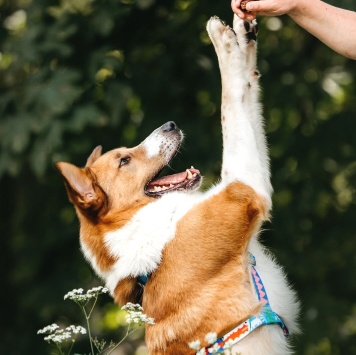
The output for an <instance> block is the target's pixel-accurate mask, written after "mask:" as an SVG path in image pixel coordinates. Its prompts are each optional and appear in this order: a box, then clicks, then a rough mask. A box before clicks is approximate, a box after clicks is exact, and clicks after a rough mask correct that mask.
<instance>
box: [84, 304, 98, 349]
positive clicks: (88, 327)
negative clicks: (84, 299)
mask: <svg viewBox="0 0 356 355" xmlns="http://www.w3.org/2000/svg"><path fill="white" fill-rule="evenodd" d="M81 309H82V312H83V313H84V316H85V320H86V322H87V329H88V336H89V341H90V349H91V354H92V355H95V354H94V347H93V339H92V337H91V331H90V323H89V318H90V314H89V316H88V314H87V312H86V310H85V308H84V307H81Z"/></svg>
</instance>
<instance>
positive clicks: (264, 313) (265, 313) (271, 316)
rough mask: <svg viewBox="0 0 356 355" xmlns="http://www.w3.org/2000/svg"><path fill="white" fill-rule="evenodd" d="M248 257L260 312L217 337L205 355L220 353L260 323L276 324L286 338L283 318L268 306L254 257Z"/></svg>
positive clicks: (286, 333)
mask: <svg viewBox="0 0 356 355" xmlns="http://www.w3.org/2000/svg"><path fill="white" fill-rule="evenodd" d="M250 259H251V260H250V263H251V277H252V281H253V284H254V287H255V290H256V294H257V298H258V300H259V301H260V302H261V303H262V304H263V306H262V309H261V312H260V313H259V314H258V315H257V316H252V317H250V318H248V319H246V320H245V321H244V322H243V323H241V324H239V325H238V326H237V327H235V328H234V329H233V330H231V331H230V332H229V333H227V334H226V335H224V336H222V337H220V338H218V339H217V340H216V342H215V343H214V344H212V345H209V346H208V347H206V348H205V354H206V355H209V354H212V353H213V354H220V353H222V352H223V351H225V350H226V348H231V347H232V346H233V345H234V344H236V343H238V342H239V341H240V340H242V339H243V338H245V337H246V336H247V335H249V334H250V333H252V332H253V331H254V330H255V329H257V328H258V327H260V326H262V325H271V324H278V325H279V326H280V327H281V329H282V331H283V335H284V336H285V337H286V338H287V337H288V335H289V332H288V328H287V327H286V325H285V324H284V322H283V320H282V319H281V317H279V315H278V314H277V313H275V312H273V310H272V308H271V306H270V303H269V300H268V296H267V292H266V290H265V287H264V285H263V282H262V279H261V277H260V275H259V274H258V272H257V270H256V268H255V266H256V259H255V257H254V256H253V255H252V254H250Z"/></svg>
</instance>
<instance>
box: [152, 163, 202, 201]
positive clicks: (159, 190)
mask: <svg viewBox="0 0 356 355" xmlns="http://www.w3.org/2000/svg"><path fill="white" fill-rule="evenodd" d="M200 181H201V175H200V171H199V170H197V169H195V168H194V167H191V168H189V169H187V170H186V171H184V172H181V173H178V174H173V175H167V176H163V177H160V178H157V179H153V180H152V181H150V182H149V183H148V184H147V186H146V188H145V193H146V194H147V195H149V196H161V195H163V194H165V193H167V192H171V191H189V190H194V189H195V188H197V187H199V185H200Z"/></svg>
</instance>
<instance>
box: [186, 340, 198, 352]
mask: <svg viewBox="0 0 356 355" xmlns="http://www.w3.org/2000/svg"><path fill="white" fill-rule="evenodd" d="M188 345H189V347H190V348H191V349H193V350H200V341H199V340H195V341H192V342H190V343H189V344H188Z"/></svg>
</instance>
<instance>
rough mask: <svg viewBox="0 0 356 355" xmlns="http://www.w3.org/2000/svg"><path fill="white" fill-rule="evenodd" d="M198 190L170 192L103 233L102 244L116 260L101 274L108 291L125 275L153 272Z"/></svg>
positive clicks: (194, 200) (195, 199) (195, 200)
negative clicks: (129, 219)
mask: <svg viewBox="0 0 356 355" xmlns="http://www.w3.org/2000/svg"><path fill="white" fill-rule="evenodd" d="M199 196H200V194H199V193H194V194H185V193H179V192H177V193H171V194H168V195H165V196H163V197H162V198H160V199H158V200H157V201H154V202H152V203H149V204H148V205H146V206H145V207H143V208H142V209H141V210H140V211H139V212H137V213H136V214H135V215H134V216H133V218H132V219H131V221H129V222H128V223H127V224H126V225H125V226H124V227H123V228H120V229H118V230H116V231H112V232H109V233H107V234H106V235H105V237H104V240H105V245H106V247H107V249H108V251H109V253H110V255H111V256H113V257H114V258H115V259H116V260H117V261H116V262H115V263H114V265H113V266H112V268H111V270H110V272H108V273H107V275H103V276H104V278H105V281H106V285H107V287H108V288H109V290H110V291H111V292H113V291H114V289H115V287H116V285H117V283H118V282H119V281H120V280H122V279H124V278H126V277H137V276H139V275H147V274H150V273H152V272H153V271H154V270H155V269H156V268H157V267H158V265H159V264H160V262H161V258H162V251H163V249H164V246H165V245H166V244H167V243H168V242H169V241H170V240H172V239H173V238H174V236H175V233H176V226H177V222H178V221H179V220H180V219H181V218H182V217H183V216H184V215H185V214H186V213H187V212H188V211H189V210H190V209H191V208H192V207H193V205H195V204H196V203H197V202H199V200H200V199H199Z"/></svg>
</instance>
